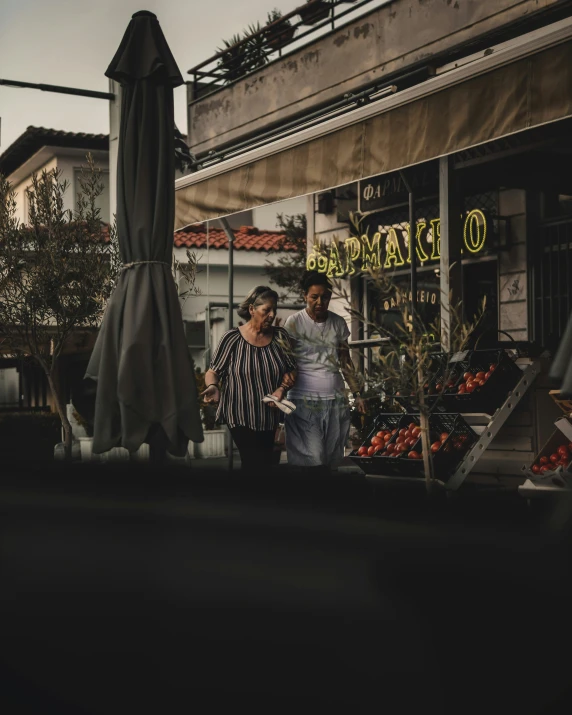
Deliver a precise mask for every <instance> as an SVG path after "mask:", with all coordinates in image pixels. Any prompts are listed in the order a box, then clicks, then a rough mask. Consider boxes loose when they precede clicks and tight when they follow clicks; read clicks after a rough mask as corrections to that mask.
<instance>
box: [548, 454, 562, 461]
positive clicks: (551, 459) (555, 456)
mask: <svg viewBox="0 0 572 715" xmlns="http://www.w3.org/2000/svg"><path fill="white" fill-rule="evenodd" d="M559 459H560V457H559V455H558V454H557V453H556V452H552V454H551V455H550V461H551V462H557V461H558V460H559Z"/></svg>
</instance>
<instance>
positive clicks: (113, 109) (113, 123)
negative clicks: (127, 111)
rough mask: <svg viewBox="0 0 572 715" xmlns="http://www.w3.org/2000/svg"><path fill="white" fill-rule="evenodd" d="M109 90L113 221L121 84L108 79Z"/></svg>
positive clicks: (110, 177) (110, 194)
mask: <svg viewBox="0 0 572 715" xmlns="http://www.w3.org/2000/svg"><path fill="white" fill-rule="evenodd" d="M109 91H110V93H111V94H113V95H115V99H111V100H109V221H110V223H113V219H114V216H115V214H116V213H117V155H118V149H119V124H120V122H121V85H120V84H119V83H118V82H115V80H112V79H110V80H109Z"/></svg>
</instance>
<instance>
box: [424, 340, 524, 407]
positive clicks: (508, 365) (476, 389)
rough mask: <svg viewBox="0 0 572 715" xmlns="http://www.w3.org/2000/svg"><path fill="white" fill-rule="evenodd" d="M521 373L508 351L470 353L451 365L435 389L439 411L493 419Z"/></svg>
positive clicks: (472, 351) (473, 351)
mask: <svg viewBox="0 0 572 715" xmlns="http://www.w3.org/2000/svg"><path fill="white" fill-rule="evenodd" d="M521 377H522V371H521V369H520V368H519V367H518V365H516V363H515V362H514V360H513V359H512V358H511V357H510V356H509V354H508V353H507V352H506V350H502V349H496V350H471V351H467V352H466V353H464V354H462V356H461V359H459V360H457V361H452V362H450V363H449V365H448V369H447V370H446V372H445V373H444V375H443V377H442V380H440V381H437V384H436V386H435V390H436V392H437V393H438V394H439V400H438V402H437V409H439V410H441V411H443V412H484V413H486V414H489V415H492V414H494V412H495V411H496V410H497V409H498V408H499V407H500V406H501V404H502V403H503V402H504V400H505V399H506V398H507V397H508V394H509V393H510V391H511V390H513V389H514V387H515V386H516V384H517V383H518V381H519V380H520V378H521Z"/></svg>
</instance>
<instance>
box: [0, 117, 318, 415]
mask: <svg viewBox="0 0 572 715" xmlns="http://www.w3.org/2000/svg"><path fill="white" fill-rule="evenodd" d="M88 152H89V153H91V155H92V156H93V158H94V160H95V163H96V165H97V167H98V168H99V169H100V170H101V180H102V183H103V185H104V190H103V193H102V194H101V196H100V197H99V208H100V209H101V218H102V220H103V221H104V222H109V221H110V218H111V217H110V194H109V191H110V188H109V187H110V180H109V179H110V175H109V137H108V135H105V134H97V135H95V134H83V133H74V132H64V131H58V130H55V129H46V128H44V127H33V126H30V127H28V128H27V129H26V131H25V132H24V133H23V134H22V135H21V136H20V137H18V139H16V141H15V142H13V143H12V144H11V145H10V146H9V147H8V148H7V149H6V150H5V151H4V152H3V153H2V154H1V155H0V173H2V174H4V175H5V176H6V177H7V178H8V180H9V181H10V183H11V184H12V186H13V188H14V190H15V193H16V204H17V219H18V221H19V222H21V223H26V222H27V218H28V205H27V197H26V189H27V188H29V187H30V186H31V184H32V177H33V175H34V174H40V173H41V172H42V171H43V170H46V171H50V170H52V169H55V168H57V169H59V170H60V171H61V181H67V183H68V189H67V191H66V193H65V201H64V208H65V209H69V210H72V211H73V209H74V207H75V205H76V203H77V198H78V195H79V192H80V191H81V186H80V183H79V176H80V173H81V170H82V167H85V166H86V165H87V154H88ZM178 175H180V172H178ZM305 209H306V201H305V200H304V199H303V200H301V201H300V200H292V201H283V202H281V203H280V204H275V205H274V206H267V207H263V208H262V209H257V210H254V211H246V212H244V213H241V214H237V215H235V216H234V217H233V218H232V220H231V221H230V225H231V227H232V229H233V230H234V232H235V235H236V238H235V243H234V247H235V250H234V302H235V303H237V302H240V301H241V300H242V299H243V298H244V296H245V295H246V294H247V293H248V291H249V290H250V289H251V288H253V287H254V286H256V285H261V284H263V285H268V284H270V285H271V283H270V281H269V279H268V276H267V275H266V272H265V270H264V267H265V264H266V263H267V262H274V261H276V260H277V259H278V258H279V257H280V253H278V252H277V251H276V250H275V247H276V245H277V244H278V242H279V239H280V237H281V235H282V234H281V233H280V231H277V230H276V229H277V223H276V216H277V214H278V213H284V214H294V213H305ZM241 226H242V227H243V228H241ZM195 229H197V230H196V231H195ZM197 231H198V232H197ZM201 231H202V232H203V233H204V235H203V236H202V237H201V235H200V232H201ZM174 242H175V256H176V257H177V258H178V260H179V261H182V262H183V261H185V260H186V249H187V248H190V249H191V250H192V251H193V252H194V253H195V254H196V256H197V259H198V261H199V266H198V271H199V272H198V275H197V280H196V287H197V289H198V291H199V295H198V296H195V297H192V298H189V299H188V300H185V301H184V302H183V306H182V307H183V319H184V321H185V328H186V334H187V339H188V344H189V346H190V348H191V352H192V355H193V358H194V360H195V363H196V365H197V367H201V368H204V367H205V358H206V359H208V355H205V352H206V351H207V350H208V347H209V345H210V346H216V344H217V343H218V340H219V339H220V337H221V335H222V333H223V332H224V330H225V329H226V326H227V324H228V323H227V320H228V314H227V308H226V307H225V308H220V307H218V308H217V307H214V306H213V307H212V309H209V303H226V304H228V242H227V241H226V238H225V237H224V233H223V232H222V230H221V228H220V224H219V222H218V221H212V222H210V225H209V240H208V246H207V236H206V229H205V228H204V227H203V226H201V227H188V228H187V229H186V231H185V232H184V235H183V233H180V234H176V235H175V239H174ZM273 287H274V288H276V286H273ZM290 312H292V311H288V312H285V311H280V316H281V317H282V318H283V319H284V318H286V317H287V316H288V315H289V314H290ZM207 314H208V315H209V321H208V324H209V325H210V332H209V334H208V335H206V334H205V319H206V316H207ZM237 323H238V316H236V314H235V317H234V325H237ZM88 359H89V353H86V354H85V355H81V356H80V355H77V356H74V368H73V370H74V374H75V375H76V378H77V376H78V375H81V374H83V373H82V369H83V363H85V365H87V361H88ZM69 367H70V369H71V366H69ZM66 372H67V369H66ZM74 379H75V378H74ZM48 405H49V391H48V390H47V385H46V384H45V377H44V375H43V373H42V371H41V370H39V369H38V368H36V367H35V365H33V364H32V365H30V364H26V365H25V366H24V364H23V363H21V361H19V360H15V359H6V358H4V359H3V358H1V357H0V408H12V407H22V408H42V407H47V406H48Z"/></svg>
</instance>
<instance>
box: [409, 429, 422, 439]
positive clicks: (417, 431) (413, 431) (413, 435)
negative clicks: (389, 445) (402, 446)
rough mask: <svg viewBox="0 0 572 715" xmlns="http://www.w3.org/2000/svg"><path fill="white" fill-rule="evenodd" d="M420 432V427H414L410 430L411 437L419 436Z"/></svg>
mask: <svg viewBox="0 0 572 715" xmlns="http://www.w3.org/2000/svg"><path fill="white" fill-rule="evenodd" d="M420 434H421V427H415V429H412V430H411V436H412V437H419V435H420Z"/></svg>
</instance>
